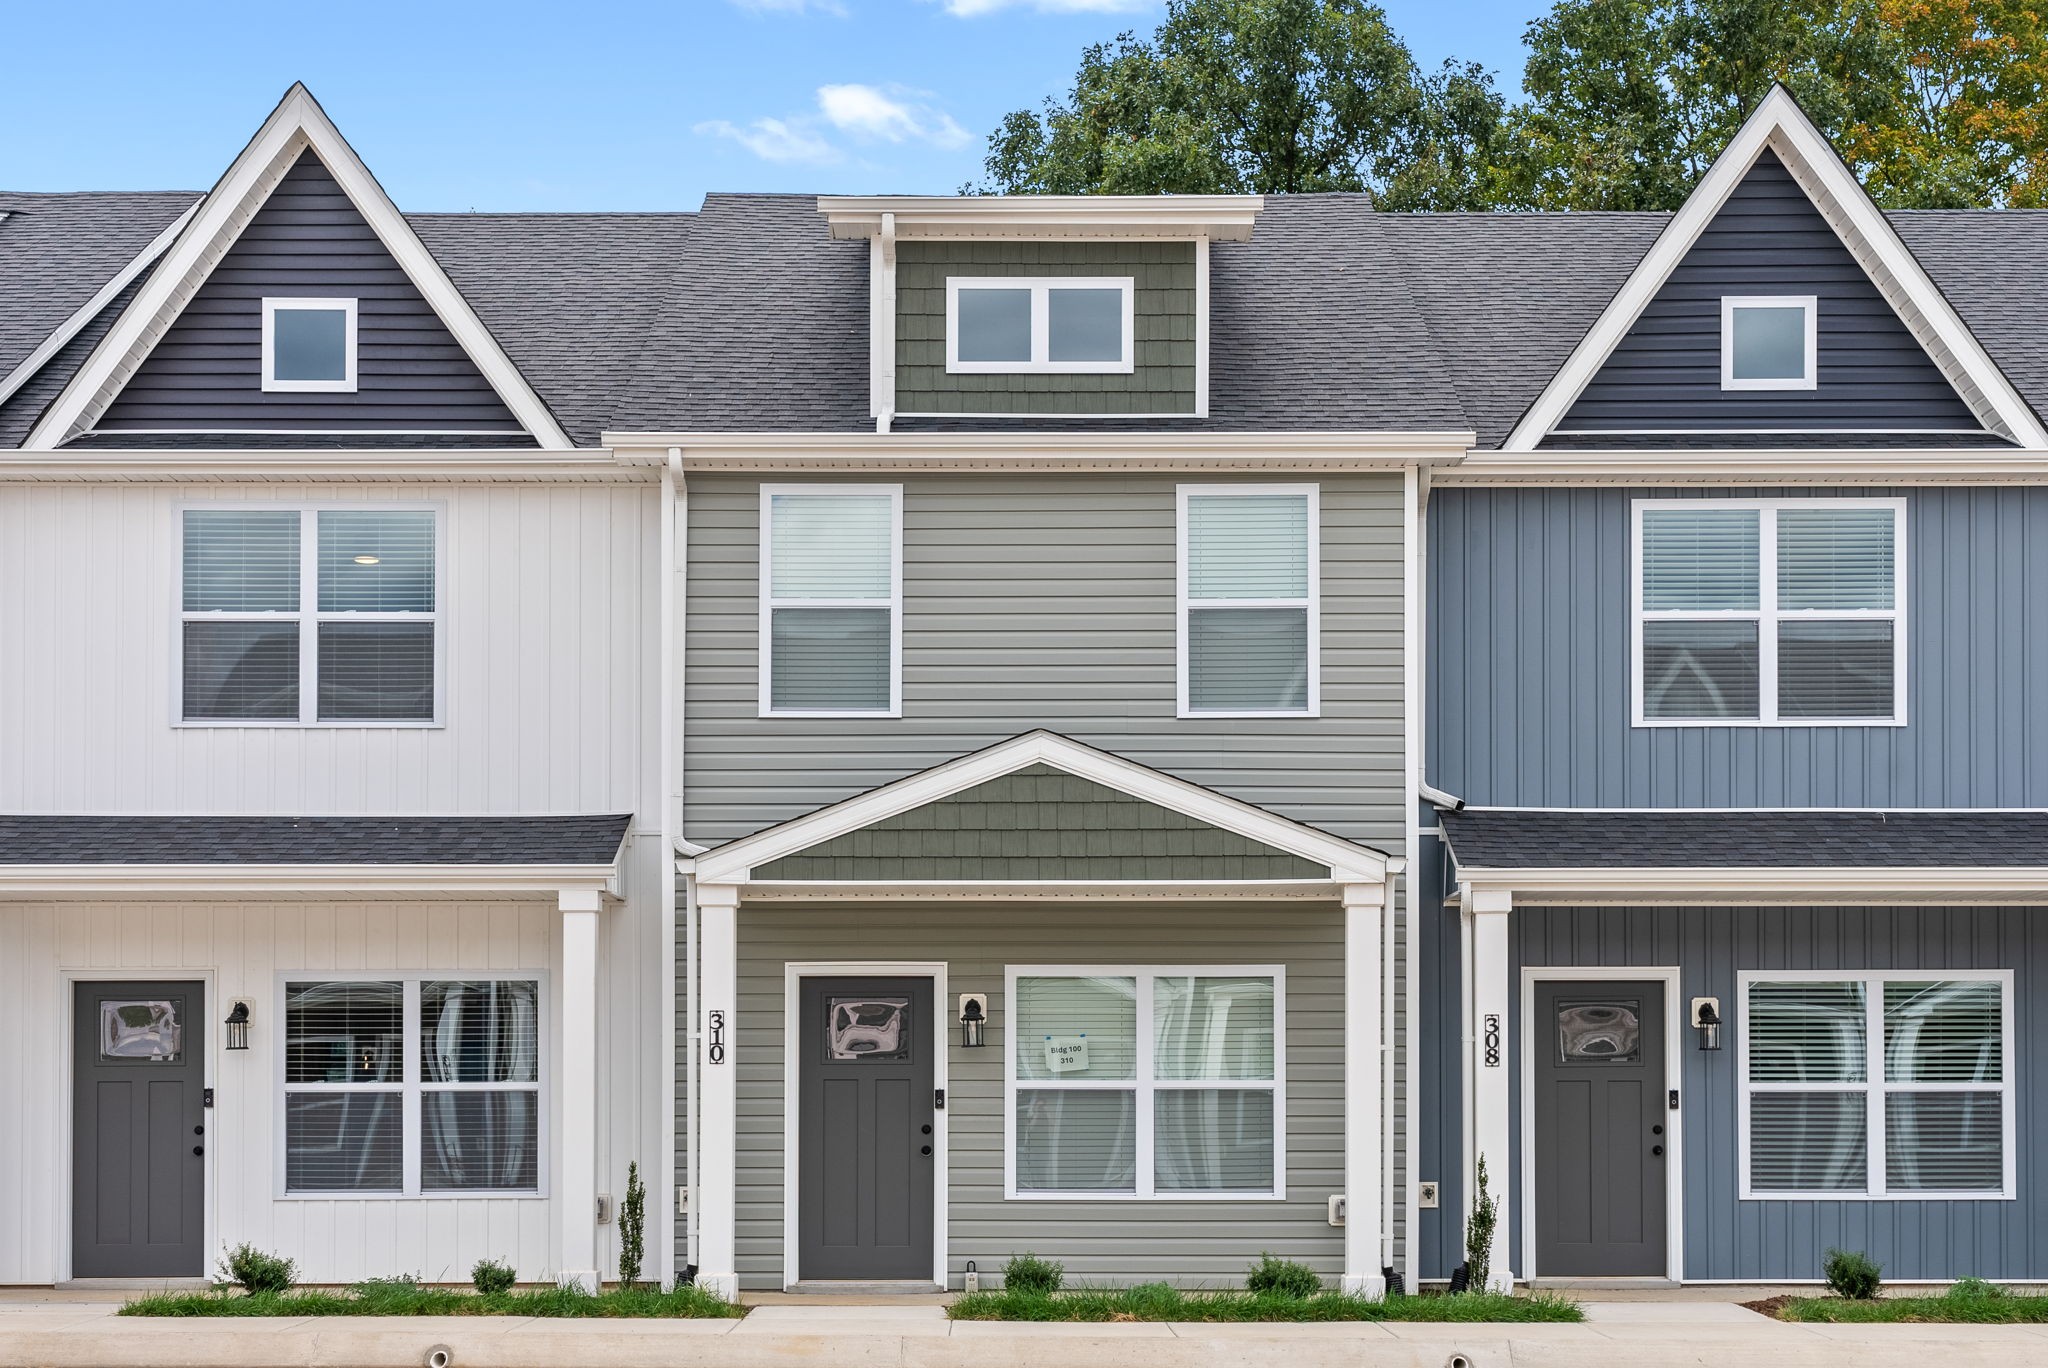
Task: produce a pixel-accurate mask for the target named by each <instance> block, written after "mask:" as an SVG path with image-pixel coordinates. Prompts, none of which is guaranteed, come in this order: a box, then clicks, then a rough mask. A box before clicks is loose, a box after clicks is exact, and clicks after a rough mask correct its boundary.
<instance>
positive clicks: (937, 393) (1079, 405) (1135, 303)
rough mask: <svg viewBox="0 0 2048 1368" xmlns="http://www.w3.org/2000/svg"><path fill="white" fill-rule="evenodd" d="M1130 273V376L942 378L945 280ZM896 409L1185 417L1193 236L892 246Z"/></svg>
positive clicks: (1191, 373) (1188, 409)
mask: <svg viewBox="0 0 2048 1368" xmlns="http://www.w3.org/2000/svg"><path fill="white" fill-rule="evenodd" d="M1124 275H1127V276H1130V277H1132V280H1133V295H1132V300H1131V309H1132V321H1131V330H1132V332H1133V333H1134V334H1135V337H1134V338H1133V345H1132V352H1131V354H1132V360H1133V363H1134V364H1133V369H1132V373H1131V374H1129V375H1044V374H1031V375H949V374H947V373H946V281H947V280H948V279H949V278H950V277H953V276H1021V277H1027V278H1028V277H1034V276H1035V277H1044V276H1124ZM896 407H897V408H898V409H900V410H901V411H903V412H904V413H1060V414H1067V413H1160V414H1170V413H1193V412H1194V411H1195V245H1194V244H1193V243H1192V242H906V243H904V244H902V245H901V246H900V247H898V248H897V249H896Z"/></svg>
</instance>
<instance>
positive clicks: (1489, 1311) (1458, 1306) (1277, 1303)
mask: <svg viewBox="0 0 2048 1368" xmlns="http://www.w3.org/2000/svg"><path fill="white" fill-rule="evenodd" d="M948 1314H950V1315H951V1316H952V1318H953V1319H954V1320H1002V1321H1525V1322H1526V1321H1581V1320H1584V1319H1585V1318H1586V1317H1585V1313H1584V1312H1582V1311H1580V1310H1579V1307H1578V1303H1576V1302H1573V1301H1569V1300H1567V1299H1566V1298H1563V1297H1559V1296H1555V1295H1552V1294H1550V1293H1541V1292H1539V1293H1536V1294H1534V1295H1532V1296H1527V1297H1512V1296H1506V1295H1503V1294H1501V1293H1495V1292H1486V1293H1471V1294H1467V1295H1463V1296H1456V1297H1449V1296H1420V1297H1415V1296H1403V1297H1388V1298H1386V1299H1385V1300H1384V1301H1381V1300H1377V1299H1374V1298H1371V1297H1358V1296H1350V1295H1347V1294H1345V1293H1342V1292H1318V1293H1316V1294H1315V1295H1314V1296H1309V1297H1285V1296H1274V1295H1268V1294H1260V1293H1256V1292H1238V1291H1220V1292H1184V1291H1182V1290H1180V1289H1179V1288H1175V1287H1168V1286H1166V1285H1165V1284H1163V1283H1151V1284H1147V1285H1145V1286H1142V1287H1127V1288H1119V1289H1114V1290H1111V1289H1107V1288H1104V1289H1091V1288H1077V1289H1075V1290H1073V1291H1071V1292H1055V1293H1052V1294H1051V1295H1049V1296H1048V1295H1044V1294H1039V1293H1031V1292H1012V1291H1002V1292H973V1293H969V1294H967V1295H965V1296H962V1297H960V1298H959V1299H958V1300H956V1301H955V1302H954V1303H953V1306H952V1309H951V1311H950V1312H949V1313H948Z"/></svg>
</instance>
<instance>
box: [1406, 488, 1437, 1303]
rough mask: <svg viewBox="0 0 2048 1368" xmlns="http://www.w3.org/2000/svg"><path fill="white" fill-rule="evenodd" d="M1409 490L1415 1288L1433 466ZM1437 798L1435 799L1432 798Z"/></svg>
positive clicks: (1418, 1276) (1416, 1277)
mask: <svg viewBox="0 0 2048 1368" xmlns="http://www.w3.org/2000/svg"><path fill="white" fill-rule="evenodd" d="M1401 483H1402V487H1403V489H1402V492H1403V493H1404V494H1405V495H1406V496H1407V498H1406V502H1407V507H1406V509H1405V510H1404V512H1403V515H1402V519H1401V521H1402V541H1403V543H1404V545H1403V550H1404V551H1405V553H1406V559H1407V575H1406V578H1405V580H1404V582H1403V587H1402V594H1403V597H1404V599H1405V600H1406V602H1405V603H1404V605H1403V607H1404V612H1403V617H1404V620H1405V621H1406V623H1407V625H1408V635H1407V640H1406V641H1405V642H1404V653H1403V661H1402V664H1403V669H1404V672H1405V675H1406V678H1405V680H1404V684H1405V688H1404V694H1405V700H1406V701H1405V711H1406V713H1407V718H1408V764H1409V765H1410V767H1411V770H1412V773H1413V774H1414V777H1415V785H1414V792H1413V793H1411V794H1410V795H1409V797H1408V811H1407V813H1406V816H1407V819H1408V881H1407V890H1408V900H1407V904H1406V906H1404V907H1403V908H1402V911H1401V915H1402V919H1403V921H1402V925H1403V926H1404V927H1405V929H1406V931H1407V939H1406V942H1405V953H1404V954H1403V956H1402V965H1401V981H1402V983H1403V984H1404V985H1406V987H1407V990H1408V998H1407V1002H1406V1004H1405V1006H1406V1010H1405V1012H1404V1014H1403V1015H1404V1025H1405V1027H1406V1029H1405V1030H1404V1031H1403V1033H1402V1040H1403V1042H1404V1045H1405V1048H1404V1050H1403V1052H1402V1060H1403V1063H1404V1064H1405V1066H1406V1067H1405V1068H1404V1070H1403V1076H1402V1085H1403V1093H1404V1095H1405V1097H1406V1099H1407V1104H1408V1105H1407V1110H1406V1114H1405V1115H1404V1116H1403V1118H1402V1120H1403V1126H1402V1134H1401V1153H1402V1155H1403V1162H1402V1171H1403V1173H1404V1174H1405V1175H1406V1176H1407V1179H1408V1191H1407V1193H1406V1197H1405V1200H1404V1201H1403V1202H1402V1205H1401V1228H1402V1229H1403V1230H1404V1231H1406V1232H1407V1236H1408V1248H1407V1251H1406V1253H1407V1258H1406V1259H1405V1260H1403V1263H1404V1266H1405V1268H1406V1271H1407V1274H1408V1279H1407V1281H1408V1290H1409V1291H1411V1292H1413V1291H1417V1290H1419V1289H1420V1287H1421V1285H1422V1187H1421V1183H1420V1181H1419V1175H1418V1174H1417V1173H1416V1166H1417V1165H1418V1164H1420V1163H1421V1162H1422V1068H1421V1061H1422V1046H1421V1041H1422V992H1421V984H1420V981H1419V979H1420V973H1421V968H1422V925H1423V922H1422V919H1423V918H1424V917H1425V916H1441V915H1443V909H1442V908H1440V907H1430V908H1425V907H1423V906H1422V903H1421V899H1420V896H1419V894H1418V889H1419V888H1420V880H1421V862H1422V832H1421V819H1420V818H1419V816H1418V815H1417V813H1416V810H1415V806H1416V804H1415V800H1416V797H1417V796H1418V795H1419V796H1421V797H1424V798H1430V795H1431V793H1432V790H1431V789H1430V787H1429V784H1428V783H1427V782H1426V780H1425V779H1424V777H1423V776H1425V775H1427V774H1428V773H1429V766H1428V759H1429V757H1428V753H1427V745H1426V743H1425V739H1426V737H1427V735H1428V729H1429V696H1428V688H1429V654H1428V653H1429V592H1428V590H1429V467H1427V466H1418V467H1416V468H1415V469H1414V474H1413V477H1412V480H1411V479H1410V478H1407V477H1405V476H1404V478H1403V479H1402V482H1401ZM1431 801H1435V800H1434V799H1431Z"/></svg>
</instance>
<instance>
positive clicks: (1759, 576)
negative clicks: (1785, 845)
mask: <svg viewBox="0 0 2048 1368" xmlns="http://www.w3.org/2000/svg"><path fill="white" fill-rule="evenodd" d="M1905 518H1906V512H1905V501H1904V500H1901V499H1778V500H1761V499H1640V500H1637V501H1636V504H1635V567H1634V568H1635V576H1634V580H1635V678H1634V686H1635V721H1636V725H1638V726H1701V725H1707V726H1741V725H1752V726H1760V725H1771V726H1808V727H1812V726H1871V725H1895V724H1901V723H1903V722H1904V721H1905V713H1906V708H1905V663H1906V640H1905V621H1904V616H1905V615H1904V612H1903V610H1902V608H1901V604H1902V602H1903V595H1904V591H1903V587H1902V586H1903V580H1904V574H1903V567H1904V560H1905V553H1904V525H1905Z"/></svg>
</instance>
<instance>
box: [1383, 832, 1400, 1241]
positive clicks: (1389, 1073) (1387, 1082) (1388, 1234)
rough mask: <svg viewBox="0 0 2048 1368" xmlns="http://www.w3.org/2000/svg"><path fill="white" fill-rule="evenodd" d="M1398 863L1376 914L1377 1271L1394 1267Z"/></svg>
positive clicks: (1393, 863)
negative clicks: (1380, 1185)
mask: <svg viewBox="0 0 2048 1368" xmlns="http://www.w3.org/2000/svg"><path fill="white" fill-rule="evenodd" d="M1397 863H1398V862H1396V861H1393V860H1389V861H1388V862H1387V878H1386V893H1385V896H1384V901H1383V902H1382V903H1381V908H1382V911H1381V914H1380V1176H1381V1182H1382V1183H1384V1184H1385V1191H1384V1192H1382V1193H1381V1195H1380V1268H1381V1269H1382V1270H1385V1269H1390V1268H1392V1267H1393V1266H1394V1195H1395V1186H1394V1144H1393V1140H1394V1061H1395V1059H1396V1058H1397V1057H1398V1056H1397V1054H1396V1052H1395V1050H1394V969H1395V961H1394V897H1395V889H1396V886H1397V885H1398V884H1399V883H1400V875H1399V874H1398V873H1397V872H1396V868H1395V866H1396V864H1397Z"/></svg>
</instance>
